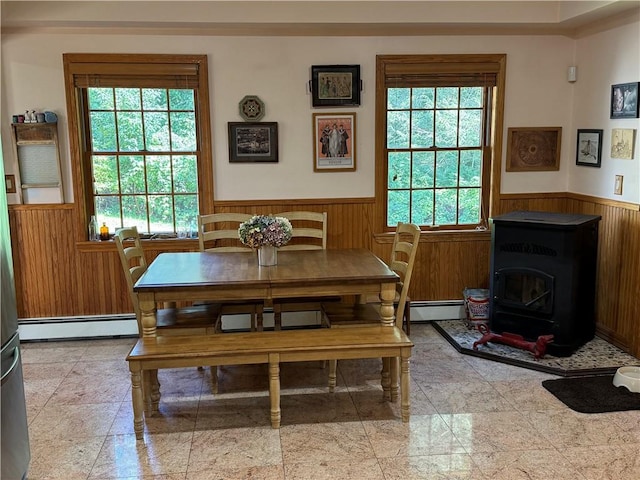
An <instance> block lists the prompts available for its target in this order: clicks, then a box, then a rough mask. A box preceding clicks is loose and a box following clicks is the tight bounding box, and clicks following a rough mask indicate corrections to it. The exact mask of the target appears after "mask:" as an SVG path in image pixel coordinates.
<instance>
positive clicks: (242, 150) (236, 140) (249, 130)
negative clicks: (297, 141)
mask: <svg viewBox="0 0 640 480" xmlns="http://www.w3.org/2000/svg"><path fill="white" fill-rule="evenodd" d="M277 161H278V123H277V122H255V123H250V122H229V162H230V163H247V162H265V163H266V162H272V163H274V162H277Z"/></svg>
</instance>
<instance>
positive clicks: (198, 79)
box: [64, 54, 213, 234]
mask: <svg viewBox="0 0 640 480" xmlns="http://www.w3.org/2000/svg"><path fill="white" fill-rule="evenodd" d="M64 58H65V77H66V81H67V97H68V104H70V105H69V106H70V111H71V109H72V108H73V110H75V111H74V112H73V117H72V118H77V119H78V121H77V124H76V127H77V136H76V135H73V134H72V135H71V143H72V148H71V151H72V155H73V152H77V159H78V168H77V171H78V172H79V173H78V177H79V180H78V181H77V183H76V184H77V185H78V188H76V194H77V192H82V191H84V192H85V194H84V198H83V206H84V212H82V216H83V218H82V220H83V222H81V223H82V224H83V225H84V223H86V222H84V219H85V218H88V217H90V216H91V215H96V217H97V219H98V222H99V223H102V222H105V223H106V224H107V225H108V226H109V228H110V230H111V231H114V230H115V229H117V228H120V227H122V226H137V227H138V230H139V231H141V232H148V233H151V234H153V233H175V232H177V231H178V230H179V229H180V227H181V226H182V225H183V224H185V223H186V224H190V223H194V224H195V220H196V217H197V215H198V213H199V212H200V211H207V210H208V208H207V205H206V202H207V199H211V198H213V194H212V192H211V190H212V179H211V162H212V160H211V155H210V148H205V146H208V145H210V141H209V138H210V133H209V131H210V127H209V118H208V110H209V106H208V93H207V72H206V70H207V63H206V57H204V56H173V55H171V56H169V55H134V56H131V55H74V54H69V55H65V56H64ZM69 92H71V95H69ZM70 98H71V101H69V99H70ZM71 123H73V122H70V124H71ZM74 130H75V129H74ZM73 156H74V157H76V155H73ZM209 192H211V193H209ZM205 194H206V195H205Z"/></svg>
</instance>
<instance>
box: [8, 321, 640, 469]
mask: <svg viewBox="0 0 640 480" xmlns="http://www.w3.org/2000/svg"><path fill="white" fill-rule="evenodd" d="M411 330H412V334H411V337H412V339H413V341H414V343H415V348H414V353H413V357H412V362H411V377H412V381H411V389H412V390H411V402H412V404H411V415H412V416H411V421H410V422H409V423H408V424H403V423H402V422H401V420H400V415H399V408H398V404H397V403H396V404H392V403H388V402H386V401H384V400H382V390H381V388H380V386H379V381H378V376H379V369H380V365H379V362H378V361H375V360H370V361H341V362H339V377H338V382H339V383H338V388H337V389H336V392H335V393H333V394H329V393H328V392H327V389H326V386H325V385H326V381H327V370H326V369H324V368H323V366H322V365H321V364H320V363H300V364H290V365H285V366H283V368H282V372H281V378H282V392H281V393H282V427H281V428H280V430H273V429H272V428H271V427H270V422H269V413H268V411H269V400H268V393H267V372H266V369H265V368H264V367H262V366H244V367H223V368H221V369H220V393H219V394H216V395H214V394H212V393H211V391H210V384H209V372H208V371H207V370H206V369H205V370H197V369H195V368H188V369H176V370H163V371H161V372H160V374H159V376H160V382H161V391H162V394H163V396H162V399H161V403H160V411H159V412H158V413H157V414H155V415H154V416H153V417H151V418H150V419H149V420H148V421H147V425H146V429H145V443H142V442H136V440H135V436H134V434H133V425H132V412H131V399H130V387H129V374H128V371H127V365H126V362H125V361H124V358H125V356H126V354H127V352H128V350H129V349H130V347H131V345H132V344H133V342H134V340H133V339H113V340H91V341H67V342H50V343H26V344H23V361H24V364H23V368H24V376H25V382H26V396H27V407H28V417H29V429H30V441H31V453H32V460H31V465H30V469H29V476H28V478H29V480H41V479H60V480H74V479H120V480H124V479H127V480H133V479H137V480H143V479H144V480H151V479H155V480H212V479H224V480H233V479H254V480H255V479H260V480H272V479H280V480H282V479H286V480H314V479H318V480H320V479H341V480H349V479H357V480H376V479H388V480H390V479H398V480H409V479H469V480H480V479H505V480H518V479H534V480H548V479H553V480H592V479H593V480H595V479H615V480H637V479H638V478H640V456H638V451H640V411H629V412H616V413H607V414H591V415H587V414H580V413H576V412H574V411H572V410H570V409H569V408H567V407H565V406H564V405H563V404H562V403H560V402H559V401H558V400H557V399H556V398H555V397H554V396H553V395H551V394H550V393H548V392H547V391H546V390H545V389H544V387H542V385H541V381H542V380H544V379H547V378H555V377H554V376H553V375H550V374H547V373H542V372H539V371H534V370H530V369H524V368H520V367H516V366H512V365H506V364H502V363H496V362H493V361H489V360H485V359H482V358H477V357H472V356H468V355H461V354H460V353H458V352H457V351H456V350H455V349H454V348H453V347H452V346H451V345H450V344H449V343H448V342H447V341H446V340H445V339H444V338H443V337H442V336H441V335H440V334H438V333H437V332H436V331H435V329H434V328H433V326H432V325H430V324H419V325H414V326H412V329H411ZM7 480H10V479H7Z"/></svg>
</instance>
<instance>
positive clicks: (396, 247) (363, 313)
mask: <svg viewBox="0 0 640 480" xmlns="http://www.w3.org/2000/svg"><path fill="white" fill-rule="evenodd" d="M419 241H420V227H418V226H417V225H414V224H412V223H398V225H397V227H396V234H395V237H394V239H393V246H392V247H391V260H390V262H389V268H391V270H393V271H394V272H396V273H397V274H398V276H399V277H400V281H399V282H398V284H397V285H396V297H395V299H394V305H395V307H396V325H397V326H398V327H399V328H403V329H404V330H405V331H406V332H407V335H409V334H410V331H411V327H410V322H411V300H410V298H409V284H410V283H411V277H412V275H413V267H414V264H415V259H416V254H417V252H418V244H419ZM379 311H380V299H379V298H378V297H368V298H366V299H365V301H364V302H362V303H343V302H337V303H336V302H329V303H323V304H322V312H323V315H324V320H325V321H326V322H327V324H328V325H329V326H330V327H343V326H359V325H363V324H375V323H379V322H380V315H379Z"/></svg>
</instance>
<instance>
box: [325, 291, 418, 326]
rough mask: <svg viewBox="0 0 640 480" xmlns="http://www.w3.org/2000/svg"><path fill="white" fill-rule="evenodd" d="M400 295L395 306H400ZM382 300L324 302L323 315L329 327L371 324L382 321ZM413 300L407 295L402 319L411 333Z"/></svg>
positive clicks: (403, 324)
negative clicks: (368, 301)
mask: <svg viewBox="0 0 640 480" xmlns="http://www.w3.org/2000/svg"><path fill="white" fill-rule="evenodd" d="M397 302H398V295H396V299H395V300H394V306H395V307H396V308H397V306H398V303H397ZM380 305H381V303H380V302H370V303H344V302H335V303H326V304H325V303H323V304H322V316H323V322H325V323H326V324H327V326H329V327H348V326H353V327H359V326H362V325H370V324H376V323H380V321H381V319H380V318H381V317H380ZM410 309H411V301H410V300H409V298H408V297H407V301H406V303H405V309H404V310H405V311H404V315H403V319H402V327H403V328H404V330H405V331H406V332H407V335H408V334H409V333H410V331H409V329H410V326H409V322H410V321H411V318H410V315H411V314H410Z"/></svg>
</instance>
